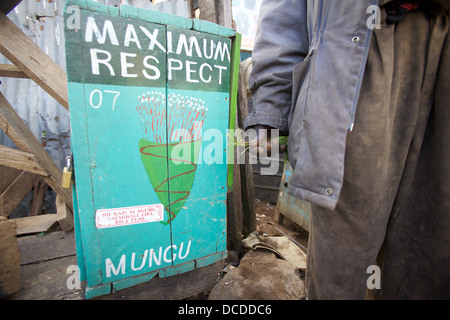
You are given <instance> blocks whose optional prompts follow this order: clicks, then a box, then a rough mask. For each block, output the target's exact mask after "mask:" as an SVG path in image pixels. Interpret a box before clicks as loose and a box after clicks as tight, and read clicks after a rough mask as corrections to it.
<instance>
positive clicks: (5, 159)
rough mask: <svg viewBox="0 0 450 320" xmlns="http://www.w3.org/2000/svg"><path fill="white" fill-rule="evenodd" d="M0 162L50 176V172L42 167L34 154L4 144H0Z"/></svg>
mask: <svg viewBox="0 0 450 320" xmlns="http://www.w3.org/2000/svg"><path fill="white" fill-rule="evenodd" d="M0 164H1V165H4V166H7V167H11V168H15V169H19V170H23V171H27V172H31V173H35V174H39V175H41V176H48V173H47V172H46V171H45V170H44V169H42V167H41V165H40V164H39V162H38V161H37V159H36V156H35V155H34V154H32V153H29V152H25V151H21V150H17V149H13V148H9V147H6V146H3V145H0Z"/></svg>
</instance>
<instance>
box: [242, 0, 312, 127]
mask: <svg viewBox="0 0 450 320" xmlns="http://www.w3.org/2000/svg"><path fill="white" fill-rule="evenodd" d="M306 2H307V1H306V0H265V1H263V2H262V5H261V10H260V15H259V22H258V30H257V33H256V38H255V47H254V50H253V54H252V60H253V68H252V72H251V75H250V80H249V85H250V90H251V91H252V95H253V98H252V99H253V110H252V111H251V113H250V114H249V116H248V117H247V119H246V120H245V123H244V126H245V128H246V129H247V128H249V127H251V126H254V125H257V124H260V125H268V126H271V127H274V128H277V129H280V131H282V132H285V133H288V132H289V128H288V118H289V114H290V109H291V100H292V98H291V95H292V93H291V92H292V70H293V68H294V66H295V65H296V64H298V63H300V62H302V61H303V60H304V59H305V57H306V56H307V54H308V48H309V40H308V29H307V19H306V11H307V8H306Z"/></svg>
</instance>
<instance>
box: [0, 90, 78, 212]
mask: <svg viewBox="0 0 450 320" xmlns="http://www.w3.org/2000/svg"><path fill="white" fill-rule="evenodd" d="M0 118H3V119H4V121H3V122H4V123H6V124H7V130H6V131H5V133H6V134H7V135H8V137H9V138H10V139H11V140H12V141H13V143H14V144H15V145H16V146H17V147H19V148H21V147H24V146H25V147H24V149H25V150H22V151H26V152H29V153H33V154H34V155H35V157H36V160H37V161H38V162H39V164H40V166H41V168H42V169H43V170H45V171H46V172H47V175H48V176H47V177H45V178H44V180H45V182H47V183H48V184H49V186H50V187H51V188H52V189H53V191H55V192H56V194H58V195H60V196H61V199H62V200H63V201H64V202H65V203H66V205H67V206H68V207H69V208H71V209H72V195H71V194H70V193H69V192H68V190H66V189H64V188H63V187H62V186H61V183H60V181H61V178H62V172H61V170H60V169H59V168H58V167H57V166H56V164H55V163H54V162H53V160H52V159H51V158H50V156H49V155H48V154H47V152H46V151H45V150H44V148H43V147H42V145H41V144H40V143H39V141H38V140H37V139H36V137H35V136H34V134H33V133H32V132H31V130H30V129H29V128H28V127H27V126H26V125H25V123H24V122H23V121H22V119H21V118H20V117H19V115H18V114H17V113H16V112H15V110H14V109H13V107H12V106H11V105H10V104H9V102H8V100H6V98H5V96H4V95H3V94H2V93H1V92H0ZM0 122H2V121H1V120H0ZM10 133H13V134H11V135H10Z"/></svg>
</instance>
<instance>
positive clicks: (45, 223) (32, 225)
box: [11, 214, 57, 236]
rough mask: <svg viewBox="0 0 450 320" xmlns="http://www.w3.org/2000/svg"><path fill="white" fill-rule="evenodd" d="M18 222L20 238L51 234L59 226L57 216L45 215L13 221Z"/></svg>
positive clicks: (17, 231) (17, 230)
mask: <svg viewBox="0 0 450 320" xmlns="http://www.w3.org/2000/svg"><path fill="white" fill-rule="evenodd" d="M11 220H14V221H15V222H16V225H17V228H16V233H17V235H18V236H19V235H20V236H23V235H27V234H35V233H41V232H50V231H52V230H54V229H55V227H56V226H57V222H56V214H43V215H40V216H33V217H25V218H16V219H11Z"/></svg>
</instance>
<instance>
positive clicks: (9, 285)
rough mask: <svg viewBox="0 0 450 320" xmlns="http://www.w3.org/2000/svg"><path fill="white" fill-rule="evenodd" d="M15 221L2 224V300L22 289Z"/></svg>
mask: <svg viewBox="0 0 450 320" xmlns="http://www.w3.org/2000/svg"><path fill="white" fill-rule="evenodd" d="M15 227H16V224H15V223H14V221H11V220H8V221H2V222H0V298H3V297H6V296H9V295H11V294H13V293H15V292H17V291H19V289H20V258H19V256H20V254H19V248H18V244H17V238H16V232H15Z"/></svg>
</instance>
